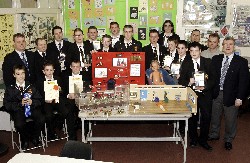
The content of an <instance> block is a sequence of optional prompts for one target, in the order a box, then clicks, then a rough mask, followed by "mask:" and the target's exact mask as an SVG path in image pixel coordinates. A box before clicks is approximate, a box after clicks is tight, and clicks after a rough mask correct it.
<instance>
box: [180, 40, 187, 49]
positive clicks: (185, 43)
mask: <svg viewBox="0 0 250 163" xmlns="http://www.w3.org/2000/svg"><path fill="white" fill-rule="evenodd" d="M179 44H181V45H184V46H185V48H188V44H187V41H185V40H179V41H178V45H179Z"/></svg>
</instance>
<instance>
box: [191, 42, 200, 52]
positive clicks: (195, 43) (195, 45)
mask: <svg viewBox="0 0 250 163" xmlns="http://www.w3.org/2000/svg"><path fill="white" fill-rule="evenodd" d="M192 47H193V48H195V47H198V48H199V50H201V44H200V43H198V42H196V41H194V42H192V43H190V44H189V49H191V48H192Z"/></svg>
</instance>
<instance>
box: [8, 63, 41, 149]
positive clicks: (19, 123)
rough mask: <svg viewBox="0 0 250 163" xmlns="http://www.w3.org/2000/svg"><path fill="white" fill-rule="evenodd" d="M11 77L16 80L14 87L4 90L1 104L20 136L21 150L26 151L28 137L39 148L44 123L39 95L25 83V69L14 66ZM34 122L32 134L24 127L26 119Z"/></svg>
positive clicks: (32, 87)
mask: <svg viewBox="0 0 250 163" xmlns="http://www.w3.org/2000/svg"><path fill="white" fill-rule="evenodd" d="M13 76H14V78H15V79H16V82H15V85H10V86H8V87H7V88H6V90H5V94H4V100H3V104H4V106H5V107H6V110H7V111H8V112H9V113H10V115H11V116H12V118H13V120H14V125H15V128H16V129H17V131H18V132H19V133H20V136H21V148H22V150H26V149H27V148H28V147H29V137H30V138H31V141H32V143H33V144H34V146H35V147H37V146H41V145H42V143H41V141H40V140H39V135H40V131H41V129H42V127H43V125H44V123H45V118H44V116H43V115H42V112H41V101H40V100H41V95H40V94H39V93H38V91H37V89H36V88H35V87H34V86H33V85H31V84H29V82H27V81H25V67H24V66H23V65H15V66H14V67H13ZM27 118H31V119H32V120H33V121H34V130H32V131H33V132H32V133H29V131H31V130H28V128H27V125H26V119H27Z"/></svg>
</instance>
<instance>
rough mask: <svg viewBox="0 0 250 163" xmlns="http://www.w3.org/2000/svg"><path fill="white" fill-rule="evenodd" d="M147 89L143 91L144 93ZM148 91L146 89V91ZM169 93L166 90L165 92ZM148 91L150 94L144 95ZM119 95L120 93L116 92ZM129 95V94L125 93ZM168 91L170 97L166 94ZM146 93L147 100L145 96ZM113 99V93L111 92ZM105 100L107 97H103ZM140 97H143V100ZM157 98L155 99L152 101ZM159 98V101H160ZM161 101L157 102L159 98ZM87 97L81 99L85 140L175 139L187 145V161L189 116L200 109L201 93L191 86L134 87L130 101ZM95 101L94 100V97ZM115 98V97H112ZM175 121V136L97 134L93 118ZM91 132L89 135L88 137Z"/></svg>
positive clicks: (131, 88) (79, 100)
mask: <svg viewBox="0 0 250 163" xmlns="http://www.w3.org/2000/svg"><path fill="white" fill-rule="evenodd" d="M142 91H143V93H142ZM145 91H146V92H145ZM164 92H165V93H164ZM145 93H146V94H147V97H144V95H145ZM114 94H116V93H114ZM125 94H126V93H125ZM166 94H168V96H167V98H166V97H165V99H164V96H166ZM142 96H143V99H142ZM84 97H86V95H84ZM109 97H110V98H112V96H111V95H109ZM101 98H102V99H103V100H105V98H104V97H101ZM139 99H140V100H139ZM149 99H154V100H155V101H154V100H149ZM156 99H157V100H156ZM158 100H159V102H156V101H158ZM87 101H88V100H86V98H84V99H81V98H79V99H77V100H76V104H77V105H78V107H79V109H80V113H79V117H80V118H81V120H82V141H83V142H85V143H86V142H88V141H90V142H91V141H175V142H181V143H182V145H183V152H184V162H186V148H187V131H188V119H189V118H190V117H191V116H192V113H194V114H196V111H197V104H196V101H197V96H196V94H195V93H194V92H193V91H192V90H191V89H190V88H183V87H178V86H175V87H172V86H158V87H157V86H144V85H143V86H134V85H133V86H130V97H129V100H128V102H126V100H124V101H123V102H120V104H119V102H117V103H116V104H115V103H114V101H113V103H111V102H109V101H107V99H106V100H105V104H103V103H100V104H96V103H99V101H98V100H97V101H96V102H93V103H94V104H91V105H90V104H89V103H88V104H87ZM92 101H93V99H92ZM111 101H112V100H111ZM169 120H173V121H174V130H173V136H171V137H94V136H93V135H92V129H91V122H92V121H169ZM180 120H183V121H185V135H184V137H182V136H181V134H180V132H179V121H180ZM86 121H89V131H87V132H88V133H87V134H86V133H85V130H84V123H85V122H86ZM85 135H87V137H85Z"/></svg>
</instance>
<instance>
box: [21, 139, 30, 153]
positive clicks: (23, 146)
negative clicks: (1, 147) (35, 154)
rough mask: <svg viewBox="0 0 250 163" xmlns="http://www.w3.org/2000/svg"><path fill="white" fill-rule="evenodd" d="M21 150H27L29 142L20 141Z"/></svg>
mask: <svg viewBox="0 0 250 163" xmlns="http://www.w3.org/2000/svg"><path fill="white" fill-rule="evenodd" d="M21 148H22V150H24V151H25V150H27V149H28V148H29V142H27V141H22V144H21Z"/></svg>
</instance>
